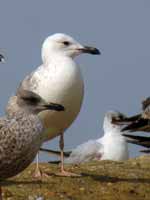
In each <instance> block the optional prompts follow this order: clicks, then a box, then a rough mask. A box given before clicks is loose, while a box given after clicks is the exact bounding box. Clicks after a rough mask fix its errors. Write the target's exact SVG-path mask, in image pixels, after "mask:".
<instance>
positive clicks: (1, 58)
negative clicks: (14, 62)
mask: <svg viewBox="0 0 150 200" xmlns="http://www.w3.org/2000/svg"><path fill="white" fill-rule="evenodd" d="M0 62H2V63H4V62H5V58H4V56H3V55H2V54H0Z"/></svg>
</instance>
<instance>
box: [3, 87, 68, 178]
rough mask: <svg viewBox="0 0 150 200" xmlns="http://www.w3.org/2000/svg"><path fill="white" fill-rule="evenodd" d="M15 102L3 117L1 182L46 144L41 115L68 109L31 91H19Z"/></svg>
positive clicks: (13, 174)
mask: <svg viewBox="0 0 150 200" xmlns="http://www.w3.org/2000/svg"><path fill="white" fill-rule="evenodd" d="M12 102H13V107H12V108H11V109H10V110H9V111H10V113H8V116H5V117H1V118H0V179H1V180H2V179H6V178H9V177H12V176H15V175H17V174H18V173H20V172H21V171H23V170H24V169H25V168H26V167H27V166H28V165H29V164H30V163H31V162H32V161H33V159H34V158H35V156H36V154H37V152H38V150H39V148H40V146H41V144H42V143H43V139H44V137H43V131H44V129H45V128H44V126H43V122H42V120H41V119H40V118H39V117H38V115H37V114H38V113H39V112H42V111H44V110H55V111H63V110H64V107H63V106H61V105H58V104H53V103H46V102H45V101H44V100H43V99H41V97H40V96H39V95H37V94H35V93H33V92H31V91H27V90H20V91H18V94H17V96H16V97H15V98H12V99H11V103H12ZM13 109H14V110H13ZM9 114H10V115H9Z"/></svg>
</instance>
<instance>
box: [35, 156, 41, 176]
mask: <svg viewBox="0 0 150 200" xmlns="http://www.w3.org/2000/svg"><path fill="white" fill-rule="evenodd" d="M33 177H34V178H42V172H41V170H40V168H39V153H37V155H36V168H35V172H34V174H33Z"/></svg>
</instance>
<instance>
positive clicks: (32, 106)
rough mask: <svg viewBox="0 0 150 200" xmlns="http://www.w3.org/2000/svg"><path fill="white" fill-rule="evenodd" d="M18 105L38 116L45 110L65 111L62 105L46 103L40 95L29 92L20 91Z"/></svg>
mask: <svg viewBox="0 0 150 200" xmlns="http://www.w3.org/2000/svg"><path fill="white" fill-rule="evenodd" d="M17 104H18V105H19V107H21V108H23V109H25V110H26V111H27V112H29V113H33V114H38V113H39V112H41V111H44V110H55V111H64V107H63V106H62V105H60V104H55V103H46V102H45V101H44V100H43V99H42V98H41V97H40V96H39V95H38V94H35V93H34V92H31V91H28V90H20V91H18V93H17Z"/></svg>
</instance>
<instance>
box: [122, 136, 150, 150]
mask: <svg viewBox="0 0 150 200" xmlns="http://www.w3.org/2000/svg"><path fill="white" fill-rule="evenodd" d="M123 135H124V136H125V137H127V142H128V143H132V144H136V145H139V146H143V147H147V148H149V147H150V137H145V136H137V135H129V134H123Z"/></svg>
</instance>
